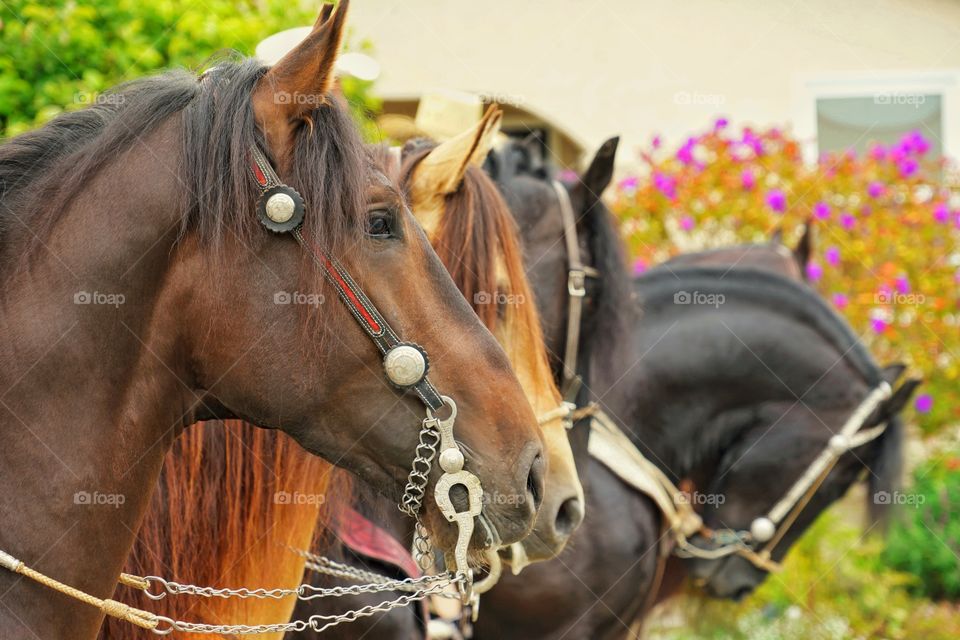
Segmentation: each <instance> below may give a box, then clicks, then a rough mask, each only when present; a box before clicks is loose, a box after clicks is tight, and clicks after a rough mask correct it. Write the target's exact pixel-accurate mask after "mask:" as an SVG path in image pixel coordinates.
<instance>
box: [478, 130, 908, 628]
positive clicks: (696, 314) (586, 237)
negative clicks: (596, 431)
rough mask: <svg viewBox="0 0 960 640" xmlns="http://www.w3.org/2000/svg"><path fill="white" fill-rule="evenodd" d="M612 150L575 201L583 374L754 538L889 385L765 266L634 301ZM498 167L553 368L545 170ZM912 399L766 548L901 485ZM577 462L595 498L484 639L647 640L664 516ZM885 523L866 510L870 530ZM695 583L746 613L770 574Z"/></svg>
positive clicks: (707, 575) (623, 424)
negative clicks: (617, 220) (754, 527)
mask: <svg viewBox="0 0 960 640" xmlns="http://www.w3.org/2000/svg"><path fill="white" fill-rule="evenodd" d="M615 149H616V140H611V141H609V142H608V143H606V144H605V145H604V146H603V147H602V148H601V149H600V152H599V153H598V154H597V157H596V158H595V159H594V161H593V163H592V164H591V166H590V168H589V169H588V170H587V172H586V173H585V174H584V177H583V178H582V180H581V181H580V182H579V183H577V184H575V185H573V187H572V188H571V189H570V192H569V193H570V198H571V201H572V203H573V208H574V211H575V212H576V214H577V221H578V226H577V231H578V235H579V236H580V237H581V239H582V243H581V248H582V250H583V251H584V253H585V256H586V257H585V262H587V263H588V264H592V265H593V266H594V267H595V268H596V269H597V271H598V274H597V276H598V277H597V278H595V279H594V280H593V282H591V283H590V285H588V290H587V298H588V305H587V309H586V314H587V315H586V318H585V323H584V341H585V349H586V351H585V352H583V353H582V356H583V357H581V360H580V361H581V362H583V361H584V360H587V361H588V369H586V371H585V372H586V373H587V383H588V386H589V389H590V396H591V398H592V399H593V400H594V401H596V402H598V403H599V404H600V406H601V407H602V408H603V409H604V410H605V411H606V413H608V414H609V415H610V416H611V417H612V418H613V419H614V421H615V422H616V423H617V424H618V426H619V427H620V428H621V429H622V430H623V431H624V433H625V434H627V436H629V438H630V439H631V440H632V441H633V443H634V444H635V446H637V447H638V448H639V449H640V450H641V451H642V452H643V453H644V454H645V455H646V456H647V457H648V458H649V459H650V460H652V461H653V462H654V463H655V464H657V465H658V466H659V467H660V468H661V469H662V470H664V471H665V472H666V473H667V474H668V476H669V477H670V478H671V479H672V480H673V482H674V483H677V484H680V483H681V482H682V483H683V484H684V485H685V486H687V487H690V488H691V489H692V490H694V491H696V492H699V493H701V494H703V495H705V496H708V497H709V496H722V497H723V500H715V501H712V502H711V501H709V500H708V501H707V504H704V505H703V508H702V510H701V516H702V517H703V519H704V522H705V525H706V526H707V527H708V528H710V529H734V530H742V529H749V527H750V523H751V521H752V520H753V519H754V518H756V517H758V516H760V515H762V514H764V513H766V511H767V510H768V509H769V508H770V507H771V505H773V504H774V503H775V502H776V501H777V500H779V499H780V498H781V497H782V496H783V495H784V494H785V493H786V491H787V489H788V488H789V487H790V486H791V485H792V484H793V482H794V481H795V480H796V479H797V478H799V477H800V476H801V475H802V473H803V472H804V470H805V469H806V468H807V467H808V466H809V465H810V463H811V461H812V460H813V459H814V457H815V456H816V455H817V454H818V453H820V452H821V451H822V450H823V449H824V448H825V447H826V446H827V442H828V440H829V439H830V437H831V436H832V435H833V434H834V433H835V432H836V430H837V429H838V428H839V426H840V425H841V424H842V423H843V422H844V421H845V420H846V419H847V417H848V416H849V414H850V413H851V412H853V411H854V409H855V408H856V407H858V405H859V404H860V403H861V401H862V400H863V399H864V397H865V396H866V395H867V393H868V392H869V391H870V390H871V389H873V388H874V387H876V386H877V385H879V384H880V383H881V382H883V380H884V371H882V370H881V369H880V368H879V367H878V366H877V365H876V363H875V362H874V361H873V359H872V358H871V357H870V355H869V354H868V353H867V351H866V350H865V349H864V348H863V346H862V345H861V344H860V342H859V341H858V339H857V337H856V335H855V334H853V332H852V331H851V330H850V329H849V327H848V326H847V325H846V323H845V322H844V321H843V319H842V318H841V317H839V316H838V315H837V314H836V313H835V312H834V311H833V310H832V309H831V308H830V307H828V306H827V305H826V304H825V303H824V302H823V301H822V299H821V298H820V297H819V296H817V295H816V293H815V292H814V291H813V290H812V289H810V288H809V287H807V286H806V285H803V284H799V283H797V282H796V281H795V279H793V278H787V277H784V276H783V275H780V274H777V273H773V272H769V271H762V270H759V269H756V268H740V267H736V268H730V267H729V266H713V267H709V266H704V267H689V266H686V267H685V266H683V265H671V266H670V268H669V269H667V268H660V269H656V270H654V271H651V272H650V273H648V274H645V275H644V276H642V277H640V278H638V279H637V280H636V282H634V283H633V285H632V287H629V288H628V284H629V283H628V279H627V276H626V275H625V270H624V267H623V262H622V255H623V253H622V248H621V246H620V244H619V241H618V240H617V236H616V232H615V229H614V223H613V220H612V217H611V215H610V213H609V212H608V211H607V210H606V208H605V207H604V205H603V203H602V201H601V200H600V198H599V194H600V193H602V191H603V189H604V188H605V187H606V183H607V182H608V181H609V176H610V174H611V172H612V162H613V155H614V152H615ZM510 154H514V155H513V157H511V156H510ZM518 160H519V162H518ZM524 163H526V164H524ZM510 167H514V170H513V171H510V170H509V169H510ZM491 168H492V170H493V171H494V175H495V176H496V177H497V179H498V180H499V183H500V184H501V185H502V188H503V191H504V194H505V196H506V197H507V199H508V202H509V203H510V205H511V210H512V211H513V212H514V213H515V215H517V217H518V221H519V223H520V228H521V233H522V235H523V238H524V241H525V251H526V256H525V257H526V259H527V261H528V265H529V269H528V273H529V275H530V278H531V282H532V283H533V286H534V290H535V291H536V292H537V294H538V301H539V302H541V303H542V308H541V312H542V316H543V317H544V323H545V335H546V339H547V343H548V346H549V348H550V350H551V351H552V352H553V353H555V354H560V353H562V350H561V348H562V343H563V336H564V333H565V329H566V327H565V324H566V316H565V306H564V304H563V302H562V300H563V295H562V293H563V288H562V287H563V284H564V283H565V281H566V256H565V255H564V253H565V250H564V243H563V241H562V238H563V236H562V234H563V230H562V226H561V224H560V222H559V221H560V219H561V216H560V213H559V210H558V206H559V204H558V200H557V199H556V197H555V196H554V194H553V191H552V189H551V188H550V186H549V185H548V184H547V183H546V182H544V178H545V177H546V175H545V171H544V169H543V167H542V166H539V165H537V164H536V162H535V159H532V158H531V156H529V155H525V154H524V153H523V149H522V148H520V149H518V148H517V147H516V146H512V147H508V148H507V149H506V150H505V151H504V152H501V154H500V157H494V160H493V162H491ZM610 291H616V292H617V295H616V296H615V297H614V296H611V295H610ZM628 291H629V292H630V293H632V295H629V294H627V292H628ZM694 293H699V294H704V295H709V296H712V298H710V299H712V300H714V301H717V300H721V299H722V301H723V302H722V304H719V305H709V304H684V302H685V301H686V300H687V296H686V295H684V294H694ZM719 296H722V298H720V297H719ZM558 299H559V300H558ZM696 299H697V300H702V299H703V298H701V297H700V296H697V298H696ZM594 322H597V323H607V325H608V326H609V324H610V323H611V322H617V327H616V332H612V331H609V330H607V331H603V332H599V333H595V332H593V331H592V330H591V323H594ZM557 360H559V357H558V358H557ZM895 373H899V371H895ZM916 384H917V382H916V381H909V382H908V383H906V384H904V385H902V386H901V387H900V388H899V389H897V390H896V391H895V392H894V394H893V396H892V397H891V398H890V399H889V400H887V401H885V402H884V403H883V404H882V405H881V406H880V407H879V408H878V409H877V410H876V411H874V412H873V413H872V414H871V415H870V416H869V418H868V419H867V421H866V422H865V424H864V425H863V427H862V428H863V429H868V428H870V427H871V426H873V425H879V424H886V425H887V427H886V430H885V431H884V432H883V434H882V435H881V436H880V437H879V438H877V439H876V440H874V441H872V442H871V443H869V444H867V445H865V446H863V447H862V448H860V449H857V450H855V451H853V452H851V453H848V454H846V455H844V456H842V457H841V458H840V460H839V462H838V464H837V466H836V467H835V468H834V469H833V470H832V472H831V473H830V474H829V476H827V477H826V479H825V481H824V482H823V484H822V485H821V486H820V488H819V490H817V491H816V492H815V493H814V494H813V496H812V499H811V500H810V501H809V502H808V503H807V504H806V506H805V508H803V510H802V511H801V512H800V515H799V517H798V518H797V520H796V521H795V522H794V524H793V526H792V527H791V528H789V530H787V532H786V535H785V536H784V537H783V538H782V539H781V540H780V541H779V543H778V544H777V545H776V546H775V548H774V549H773V554H772V555H773V558H774V559H775V560H779V559H780V558H782V557H783V556H784V555H785V554H786V552H787V550H788V549H789V547H790V545H791V544H792V543H793V542H794V541H795V540H796V539H797V538H798V537H799V536H800V534H801V533H802V532H803V531H804V530H805V529H806V528H807V527H808V526H809V525H810V523H811V522H812V521H813V520H814V519H815V518H816V516H817V515H818V514H819V513H820V512H822V511H823V510H824V509H825V508H826V507H827V506H828V505H829V504H831V503H832V502H833V501H835V500H836V499H837V498H839V497H840V496H842V495H843V494H844V493H845V492H846V490H847V489H848V488H849V487H850V486H851V485H852V484H853V483H854V482H855V480H856V479H857V478H858V477H860V476H861V475H862V474H864V473H866V475H867V478H868V480H869V484H870V485H871V490H870V494H871V495H872V494H873V493H874V491H878V490H889V487H891V486H893V485H894V483H895V482H896V480H897V477H898V474H899V461H900V456H901V440H902V425H901V422H900V419H899V418H898V416H897V414H898V412H899V411H900V410H901V408H902V407H903V405H904V403H905V402H906V401H907V399H908V398H909V396H910V394H911V393H912V391H913V390H914V389H915V386H916ZM574 451H575V455H577V457H578V464H579V465H582V467H580V475H581V478H582V480H583V483H584V488H585V492H586V499H587V515H586V519H585V521H584V524H583V526H581V527H580V529H579V530H578V531H577V533H575V534H574V537H573V539H572V540H571V543H570V545H569V546H568V548H567V550H566V551H565V552H564V553H563V554H561V555H560V557H559V558H558V559H557V560H554V561H550V562H546V563H542V564H538V565H534V566H531V567H530V568H528V569H527V570H525V571H524V573H523V574H522V575H521V576H519V577H513V576H505V577H504V578H503V579H502V580H501V582H500V584H499V585H498V586H497V587H495V588H494V589H493V590H492V591H491V592H489V593H487V594H486V595H485V596H484V598H483V606H482V615H481V616H480V620H479V621H478V624H477V629H476V631H477V634H476V636H477V637H478V638H511V637H517V638H521V637H522V638H550V637H557V638H559V637H571V638H615V637H623V636H625V635H628V634H630V633H636V623H637V622H638V621H639V620H640V619H642V615H643V613H644V611H645V608H646V605H647V604H649V602H651V600H652V595H654V594H651V593H650V592H651V590H652V589H653V587H654V583H655V575H656V566H657V561H658V553H659V551H660V549H661V547H660V544H659V538H660V515H659V513H657V512H656V511H655V510H654V508H653V505H652V502H651V501H650V500H648V499H646V498H645V497H643V496H641V495H639V494H638V493H637V492H636V491H634V490H632V489H630V488H629V487H628V486H627V485H626V484H624V483H623V482H621V481H620V480H619V479H618V478H617V477H616V476H615V475H613V474H612V473H611V472H610V470H609V469H607V468H606V467H605V466H604V465H602V464H601V463H599V462H597V461H596V460H593V459H592V458H590V457H589V456H587V455H586V454H585V451H584V449H583V448H581V447H577V446H575V447H574ZM878 507H882V505H877V504H871V512H872V513H873V515H874V517H879V516H880V515H881V514H880V513H879V508H878ZM694 542H696V543H698V544H700V545H702V546H704V547H708V546H709V543H708V542H706V541H704V540H695V541H694ZM687 567H688V569H689V570H690V572H691V573H692V574H693V575H694V576H695V577H697V578H698V579H699V580H700V582H701V583H702V584H703V585H704V588H705V589H706V590H707V592H708V593H710V594H712V595H715V596H719V597H729V598H739V597H743V596H744V595H746V594H747V593H749V592H750V591H751V590H752V589H754V588H755V587H756V586H757V585H758V584H760V582H762V581H763V580H764V579H765V577H766V575H767V574H766V572H765V571H764V570H761V569H758V568H757V567H756V566H754V565H753V564H751V563H750V562H748V561H747V560H745V559H744V558H743V557H741V556H739V555H732V556H728V557H725V558H723V559H718V560H709V561H707V560H690V561H687Z"/></svg>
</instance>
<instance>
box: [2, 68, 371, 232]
mask: <svg viewBox="0 0 960 640" xmlns="http://www.w3.org/2000/svg"><path fill="white" fill-rule="evenodd" d="M265 71H266V67H264V66H263V65H262V64H261V63H260V62H258V61H256V60H253V59H243V58H240V57H239V56H236V55H233V56H230V57H227V58H225V59H222V60H219V61H217V64H216V66H215V67H213V68H212V70H211V71H210V72H208V73H207V74H205V75H204V76H202V79H198V78H197V76H196V75H194V74H192V73H189V72H187V71H184V70H173V71H168V72H165V73H161V74H158V75H156V76H151V77H147V78H143V79H140V80H135V81H133V82H130V83H126V84H123V85H120V86H118V87H116V88H114V89H113V90H111V91H110V92H108V93H106V94H104V95H102V96H100V98H99V99H98V100H97V103H96V104H94V105H92V106H89V107H87V108H85V109H82V110H79V111H73V112H69V113H64V114H62V115H60V116H58V117H56V118H55V119H54V120H53V121H51V122H50V123H48V124H46V125H45V126H43V127H41V128H40V129H37V130H35V131H32V132H29V133H25V134H23V135H21V136H18V137H16V138H13V139H11V140H9V141H7V142H6V143H5V144H3V145H2V146H0V241H2V242H3V244H4V245H5V246H6V245H8V244H9V240H10V237H11V235H21V234H25V233H29V236H35V238H36V239H37V240H38V241H42V239H43V237H44V236H45V235H46V234H48V233H49V232H50V229H52V227H53V226H54V225H55V224H56V222H57V220H58V219H59V216H61V215H62V214H63V213H64V212H65V211H66V210H68V209H69V205H70V203H71V202H72V201H73V200H74V198H76V196H77V195H78V194H79V193H80V192H81V191H82V190H83V189H84V188H85V187H86V186H87V184H88V183H89V181H90V180H91V179H92V178H94V177H95V176H97V175H98V174H99V173H100V172H102V171H103V170H105V169H106V168H108V167H109V166H110V165H111V164H112V163H114V162H115V161H116V160H117V158H118V157H119V156H120V154H122V153H123V152H125V151H126V150H128V149H131V148H133V147H134V145H136V144H138V143H142V142H144V141H145V140H146V139H147V137H148V136H149V135H150V134H151V133H152V132H154V131H156V130H157V129H158V127H160V125H162V124H163V123H165V122H167V121H168V120H169V119H170V118H171V117H179V118H180V119H181V120H182V123H181V124H182V135H181V145H180V146H181V148H180V150H179V154H180V157H178V158H170V161H169V166H170V168H171V170H174V171H178V172H179V174H180V175H179V177H180V181H181V183H182V185H183V190H182V202H181V203H179V209H180V213H181V216H182V220H183V224H182V230H181V233H185V232H187V231H196V232H197V233H198V234H199V236H200V237H201V239H202V240H203V241H206V242H211V243H217V242H218V241H219V240H221V239H223V238H224V237H225V236H227V235H228V233H227V231H226V230H227V229H230V230H232V232H233V233H234V234H236V235H237V236H239V237H240V238H241V239H246V238H248V237H249V236H250V234H251V233H252V230H253V229H254V228H255V222H256V218H255V216H254V215H253V207H254V203H255V201H256V199H257V195H258V193H257V189H256V186H255V184H254V183H253V180H252V178H251V176H250V173H249V166H250V156H249V150H250V148H251V146H252V145H253V144H259V143H261V139H260V134H259V132H258V130H257V127H256V126H255V124H254V118H253V110H252V106H251V99H250V98H251V92H252V90H253V88H254V85H255V84H256V82H257V80H258V79H259V78H260V77H261V76H262V75H263V74H264V73H265ZM311 119H312V126H304V127H301V129H300V131H299V134H298V137H297V140H296V143H295V149H294V154H293V158H294V160H293V170H292V175H289V176H283V178H284V179H285V180H286V181H287V182H288V183H289V184H290V185H291V186H293V187H294V188H296V189H297V190H298V191H299V192H300V193H301V195H303V197H304V200H305V201H306V204H307V211H308V214H307V218H306V222H305V225H306V227H307V232H308V233H309V234H311V235H312V236H313V237H314V238H315V240H316V241H317V242H318V243H320V244H321V245H322V246H326V247H333V246H336V247H339V248H341V249H342V248H343V247H344V246H345V243H346V242H347V240H348V236H347V234H348V231H349V230H350V229H351V228H353V227H354V225H355V224H356V222H357V221H358V220H359V218H360V216H361V215H363V203H362V201H361V197H362V193H363V187H364V180H365V179H366V169H367V158H366V157H365V151H364V147H363V145H362V141H361V140H360V137H359V134H358V133H357V130H356V129H357V128H356V125H355V123H354V122H353V121H352V120H351V118H350V116H349V114H348V112H347V110H346V108H345V107H344V106H343V105H341V104H340V102H339V101H338V100H335V99H332V98H331V99H330V100H328V104H326V105H323V106H320V107H318V108H317V109H316V110H314V112H313V113H312V114H311ZM261 148H263V147H262V146H261ZM145 179H148V176H145ZM331 211H340V212H344V213H345V215H342V216H338V215H330V214H329V213H328V212H331ZM311 213H315V215H311ZM41 216H42V217H41Z"/></svg>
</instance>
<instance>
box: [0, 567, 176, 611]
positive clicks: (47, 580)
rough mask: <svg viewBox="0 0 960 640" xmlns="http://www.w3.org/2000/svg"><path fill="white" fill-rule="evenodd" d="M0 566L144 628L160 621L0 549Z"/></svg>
mask: <svg viewBox="0 0 960 640" xmlns="http://www.w3.org/2000/svg"><path fill="white" fill-rule="evenodd" d="M0 566H3V567H5V568H7V569H9V570H10V571H12V572H14V573H19V574H20V575H22V576H24V577H25V578H30V579H31V580H33V581H34V582H37V583H39V584H42V585H43V586H45V587H47V588H48V589H53V590H54V591H58V592H60V593H62V594H64V595H66V596H69V597H71V598H73V599H74V600H79V601H80V602H83V603H85V604H89V605H90V606H93V607H96V608H98V609H100V611H102V612H103V613H105V614H106V615H108V616H110V617H112V618H118V619H120V620H126V621H127V622H130V623H132V624H135V625H137V626H138V627H143V628H144V629H150V630H153V629H156V628H157V625H158V624H159V623H160V621H159V618H158V616H156V615H155V614H152V613H150V612H149V611H144V610H143V609H137V608H136V607H131V606H130V605H128V604H124V603H122V602H117V601H116V600H110V599H109V598H107V599H101V598H98V597H96V596H93V595H90V594H89V593H86V592H85V591H81V590H80V589H77V588H75V587H71V586H70V585H68V584H64V583H62V582H60V581H59V580H55V579H53V578H51V577H50V576H47V575H45V574H43V573H40V572H39V571H37V570H36V569H31V568H30V567H28V566H27V565H25V564H24V563H23V562H22V561H21V560H18V559H17V558H14V557H13V556H11V555H10V554H8V553H5V552H3V551H0ZM120 580H121V582H123V584H127V585H130V586H134V585H146V580H144V579H143V578H139V577H138V576H132V575H129V574H122V575H121V577H120Z"/></svg>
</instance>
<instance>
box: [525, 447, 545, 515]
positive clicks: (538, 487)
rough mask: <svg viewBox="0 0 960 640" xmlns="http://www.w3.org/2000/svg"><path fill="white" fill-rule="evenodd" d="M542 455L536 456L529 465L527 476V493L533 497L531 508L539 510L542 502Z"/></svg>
mask: <svg viewBox="0 0 960 640" xmlns="http://www.w3.org/2000/svg"><path fill="white" fill-rule="evenodd" d="M543 476H544V472H543V455H542V454H539V453H538V454H537V456H536V457H535V458H534V459H533V464H531V465H530V473H529V474H527V491H529V492H530V495H531V496H532V497H533V508H534V509H539V508H540V504H541V503H542V502H543V484H544V480H543Z"/></svg>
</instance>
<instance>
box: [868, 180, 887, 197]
mask: <svg viewBox="0 0 960 640" xmlns="http://www.w3.org/2000/svg"><path fill="white" fill-rule="evenodd" d="M885 191H886V187H884V186H883V183H882V182H877V181H876V180H874V181H873V182H871V183H870V184H869V185H867V195H868V196H870V197H871V198H879V197H880V196H882V195H883V194H884V192H885Z"/></svg>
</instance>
